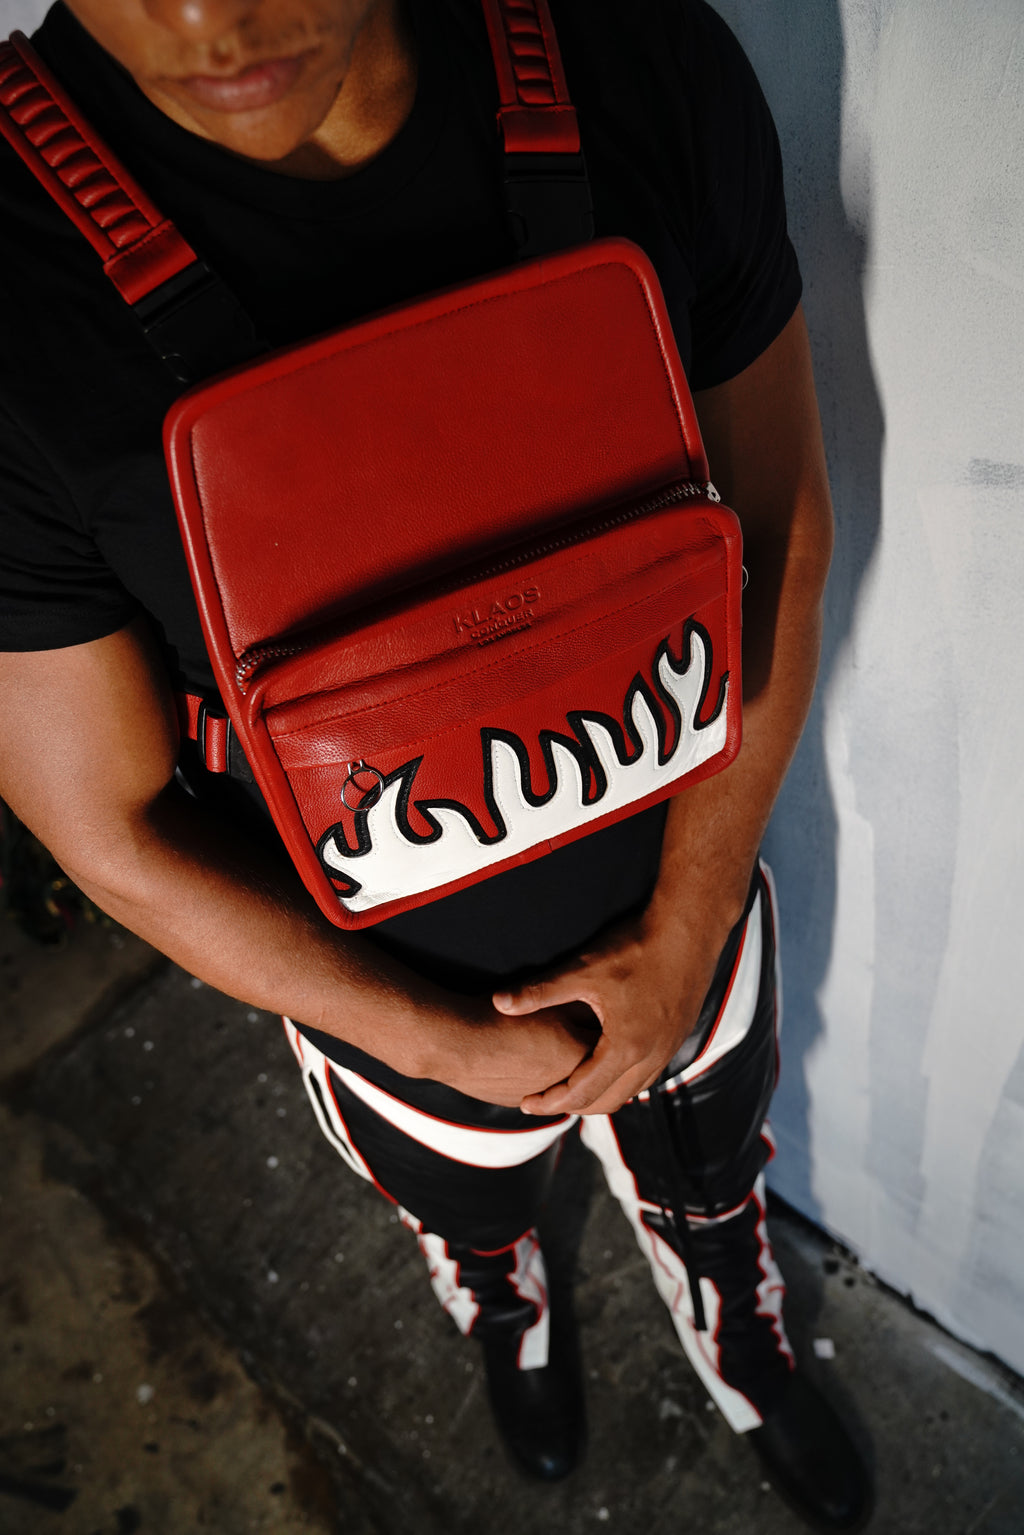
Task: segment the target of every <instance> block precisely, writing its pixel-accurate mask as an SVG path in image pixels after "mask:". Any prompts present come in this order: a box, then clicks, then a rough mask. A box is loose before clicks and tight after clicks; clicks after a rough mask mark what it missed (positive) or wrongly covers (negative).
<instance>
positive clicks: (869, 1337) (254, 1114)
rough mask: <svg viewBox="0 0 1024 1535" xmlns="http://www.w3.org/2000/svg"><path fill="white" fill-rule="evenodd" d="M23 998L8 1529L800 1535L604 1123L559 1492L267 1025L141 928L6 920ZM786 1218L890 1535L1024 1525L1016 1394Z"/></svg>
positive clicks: (570, 1207) (585, 1163) (580, 1223)
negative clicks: (683, 1310) (615, 1166)
mask: <svg viewBox="0 0 1024 1535" xmlns="http://www.w3.org/2000/svg"><path fill="white" fill-rule="evenodd" d="M0 1009H2V1023H0V1087H2V1095H3V1104H2V1107H0V1155H2V1158H3V1162H2V1165H3V1168H4V1175H3V1178H2V1184H0V1196H2V1203H0V1222H2V1225H0V1230H2V1233H3V1236H2V1246H0V1317H2V1319H3V1332H2V1335H0V1359H2V1361H3V1364H2V1374H0V1535H131V1532H134V1531H136V1530H138V1531H142V1532H144V1535H193V1532H195V1531H200V1530H204V1529H211V1530H216V1531H217V1535H243V1532H248V1531H251V1530H265V1531H270V1532H275V1535H277V1532H280V1535H292V1532H293V1531H295V1532H298V1531H323V1532H333V1531H343V1532H344V1535H399V1532H402V1535H406V1532H408V1531H410V1530H413V1531H416V1532H417V1535H420V1532H422V1535H442V1532H443V1535H479V1532H480V1531H487V1532H488V1535H523V1532H526V1531H530V1532H533V1531H541V1532H548V1531H550V1532H552V1535H554V1532H558V1535H562V1532H565V1535H583V1532H589V1531H594V1530H596V1529H598V1528H600V1527H604V1526H607V1527H608V1528H609V1529H611V1530H617V1531H619V1532H621V1535H640V1532H643V1535H675V1532H677V1531H678V1532H679V1535H683V1532H684V1531H685V1532H686V1535H705V1532H706V1535H711V1532H735V1535H799V1532H800V1531H801V1530H803V1528H804V1526H803V1525H802V1524H801V1523H800V1522H799V1521H798V1520H797V1519H796V1518H795V1517H794V1516H793V1515H792V1514H791V1513H790V1512H789V1511H788V1510H787V1509H786V1508H785V1506H784V1505H783V1504H782V1503H781V1502H780V1501H779V1499H778V1498H777V1497H776V1495H775V1494H774V1493H773V1492H771V1491H770V1490H768V1489H767V1487H766V1486H765V1485H764V1484H763V1482H762V1480H761V1477H760V1475H759V1473H758V1468H757V1463H756V1461H755V1459H754V1457H753V1455H752V1453H751V1452H750V1450H749V1448H748V1447H747V1446H746V1445H745V1444H744V1443H743V1442H742V1441H741V1440H739V1439H737V1438H735V1437H734V1436H733V1435H732V1434H731V1433H730V1431H729V1430H728V1428H727V1427H726V1425H725V1423H724V1422H723V1420H722V1419H721V1417H720V1416H719V1415H718V1413H717V1412H715V1411H714V1410H713V1409H710V1408H709V1405H708V1403H707V1402H706V1399H705V1397H704V1393H703V1390H702V1388H701V1387H700V1385H699V1384H698V1383H697V1381H696V1379H695V1378H694V1376H693V1375H692V1373H691V1372H690V1370H689V1367H688V1366H687V1364H686V1362H685V1360H684V1359H683V1357H682V1355H681V1353H680V1351H679V1349H678V1346H677V1345H676V1342H675V1339H674V1335H673V1333H672V1331H671V1328H670V1326H669V1324H668V1321H667V1317H666V1315H665V1313H664V1312H663V1310H662V1308H661V1306H660V1303H659V1302H658V1300H657V1299H656V1297H655V1295H654V1291H653V1286H652V1285H651V1283H650V1279H649V1276H648V1274H647V1270H646V1265H645V1263H644V1261H643V1259H642V1258H641V1257H640V1255H639V1253H638V1252H637V1251H636V1249H635V1247H634V1245H633V1241H632V1237H631V1235H630V1233H629V1231H628V1229H627V1228H626V1225H625V1222H624V1221H623V1220H622V1218H621V1216H620V1215H619V1212H618V1210H617V1208H616V1207H614V1206H613V1204H612V1203H611V1201H610V1200H609V1198H608V1196H607V1194H606V1193H605V1191H604V1189H603V1186H601V1184H600V1179H599V1178H595V1176H594V1173H593V1169H592V1167H591V1165H590V1163H589V1160H588V1159H587V1158H586V1155H585V1153H583V1152H582V1151H581V1150H580V1149H579V1148H578V1146H577V1147H571V1148H570V1149H569V1152H568V1154H567V1155H566V1156H565V1157H564V1158H563V1162H562V1167H561V1171H560V1183H559V1187H558V1189H557V1190H556V1193H555V1195H554V1197H553V1199H552V1202H551V1207H550V1209H549V1212H548V1217H547V1228H548V1229H547V1232H546V1234H545V1243H546V1247H547V1249H548V1252H549V1260H550V1261H551V1262H552V1266H553V1267H554V1269H555V1270H556V1271H557V1272H558V1273H561V1274H567V1273H569V1272H570V1271H571V1270H575V1306H576V1312H577V1316H578V1318H579V1322H580V1328H581V1336H582V1347H583V1354H584V1364H585V1371H586V1375H587V1377H588V1387H589V1395H588V1409H589V1425H590V1429H589V1432H590V1438H589V1451H588V1455H587V1459H586V1463H585V1465H584V1466H583V1467H582V1468H581V1469H580V1470H579V1471H578V1472H576V1473H575V1474H574V1476H573V1477H571V1478H570V1479H569V1480H568V1481H567V1482H565V1483H563V1484H561V1485H559V1486H556V1487H551V1488H548V1487H543V1486H535V1485H533V1484H531V1483H529V1482H528V1481H526V1480H525V1479H523V1478H521V1477H520V1476H519V1475H518V1474H517V1473H516V1472H515V1471H514V1470H513V1469H512V1468H511V1467H510V1466H509V1465H508V1464H507V1462H506V1460H505V1458H504V1455H503V1452H502V1449H501V1446H500V1444H499V1442H498V1441H497V1439H496V1436H495V1433H494V1430H493V1428H492V1426H491V1423H490V1419H489V1416H488V1412H487V1409H486V1403H485V1392H484V1386H483V1379H482V1372H481V1369H480V1366H479V1363H478V1360H477V1357H476V1353H475V1346H474V1345H473V1344H472V1343H468V1342H464V1341H463V1340H461V1339H459V1338H458V1336H457V1335H456V1334H455V1333H454V1329H453V1328H452V1326H451V1324H450V1323H449V1322H448V1321H447V1319H446V1318H445V1317H444V1316H443V1314H442V1313H441V1312H440V1311H439V1310H438V1309H437V1307H436V1305H435V1303H434V1301H433V1299H432V1297H431V1295H430V1293H429V1290H428V1288H427V1286H426V1284H425V1282H424V1275H423V1272H422V1266H421V1260H420V1258H419V1256H418V1254H417V1252H416V1249H415V1245H414V1243H413V1241H412V1239H411V1238H410V1237H409V1235H408V1233H407V1232H405V1231H404V1230H403V1229H402V1228H401V1227H400V1226H399V1225H398V1224H397V1222H396V1220H395V1217H394V1215H393V1214H392V1212H391V1210H390V1208H389V1207H388V1206H387V1205H386V1204H385V1203H384V1202H383V1201H382V1200H380V1199H379V1197H378V1196H376V1195H375V1194H374V1193H373V1192H372V1190H370V1189H368V1188H366V1187H364V1186H363V1185H361V1184H359V1183H358V1182H357V1181H356V1180H355V1179H354V1178H353V1177H352V1176H351V1175H349V1174H348V1173H347V1172H346V1171H345V1170H344V1169H343V1168H342V1167H341V1166H339V1165H338V1161H337V1158H336V1156H335V1154H334V1153H333V1152H332V1151H331V1150H330V1148H329V1147H328V1146H327V1144H326V1142H324V1141H323V1140H322V1138H321V1136H320V1134H319V1131H318V1130H317V1128H316V1126H315V1124H314V1122H313V1120H312V1116H311V1115H310V1113H309V1110H308V1108H307V1105H306V1101H305V1096H304V1094H303V1092H302V1088H301V1085H300V1082H299V1079H298V1075H297V1073H296V1071H295V1068H294V1064H293V1061H292V1057H291V1054H290V1052H289V1050H288V1048H287V1045H286V1042H285V1040H284V1037H283V1034H282V1032H281V1029H280V1026H279V1024H278V1023H277V1022H276V1021H275V1020H274V1019H272V1018H270V1017H268V1016H267V1015H266V1014H261V1013H256V1012H253V1011H252V1010H251V1009H249V1008H246V1007H245V1006H242V1005H240V1004H238V1003H235V1002H232V1001H230V1000H228V999H227V998H225V997H223V996H221V995H219V994H218V993H216V992H213V991H211V990H209V989H208V988H206V987H204V986H200V985H199V984H198V983H197V982H195V981H193V980H190V978H189V977H188V976H186V975H183V974H182V973H181V972H180V971H177V970H175V969H174V968H173V967H170V966H168V965H166V964H165V963H164V962H162V961H159V960H158V959H157V958H156V957H155V956H154V955H153V954H152V953H151V952H150V951H149V950H147V949H146V948H145V946H144V945H142V944H140V943H138V942H137V941H136V940H134V939H131V938H129V937H127V936H126V935H124V934H122V933H120V932H118V931H117V930H111V929H105V928H102V927H97V926H87V925H83V926H81V927H80V928H79V929H78V931H77V932H76V934H75V935H74V937H73V939H72V941H71V943H70V944H69V945H68V947H66V948H65V949H63V950H61V951H59V952H57V953H53V952H50V951H47V950H44V949H41V948H39V947H37V946H35V945H32V944H30V943H29V942H28V940H26V939H24V938H23V937H22V935H21V934H20V932H19V930H18V929H16V928H15V927H14V926H13V924H12V923H11V922H6V923H3V924H0ZM772 1231H773V1238H774V1242H775V1246H776V1252H777V1255H778V1258H779V1262H780V1265H781V1267H782V1268H783V1271H784V1273H785V1274H786V1277H787V1279H788V1281H789V1286H790V1306H789V1319H790V1332H791V1335H792V1337H793V1340H794V1344H795V1346H796V1348H797V1352H798V1355H799V1356H800V1357H801V1358H802V1359H803V1360H805V1361H806V1367H807V1369H808V1372H809V1373H811V1374H812V1375H813V1376H814V1377H815V1378H816V1379H817V1380H818V1381H819V1383H820V1384H821V1385H822V1386H823V1387H824V1388H825V1389H826V1390H827V1391H828V1393H829V1394H830V1396H831V1397H832V1398H833V1400H834V1401H835V1403H836V1405H837V1406H838V1407H839V1408H840V1410H841V1411H842V1412H843V1413H844V1414H845V1416H846V1418H847V1421H848V1422H849V1423H850V1425H851V1427H852V1431H853V1432H854V1434H855V1436H856V1437H857V1438H858V1440H859V1442H860V1443H861V1444H862V1446H863V1447H864V1450H865V1453H866V1454H867V1455H868V1456H869V1457H870V1459H871V1461H872V1463H873V1464H874V1466H875V1470H876V1476H877V1481H878V1489H879V1501H878V1510H877V1513H876V1516H875V1518H874V1520H873V1522H872V1524H871V1531H872V1532H873V1535H918V1532H920V1535H925V1532H928V1535H1021V1531H1024V1389H1022V1386H1021V1383H1020V1382H1019V1381H1017V1380H1016V1379H1015V1378H1014V1377H1012V1376H1011V1375H1010V1374H1009V1373H1008V1372H1006V1371H1004V1370H1002V1369H1001V1368H1000V1367H999V1366H998V1365H995V1364H993V1363H992V1362H991V1361H989V1360H986V1359H984V1358H981V1357H979V1356H978V1355H975V1354H973V1353H971V1351H970V1350H968V1349H966V1348H964V1347H963V1346H962V1345H960V1344H958V1343H956V1342H955V1341H954V1340H952V1339H950V1338H949V1337H947V1336H946V1335H945V1334H943V1333H942V1332H941V1331H940V1330H939V1329H938V1328H936V1327H935V1326H934V1325H933V1324H931V1323H930V1322H928V1321H927V1320H926V1319H925V1318H923V1317H920V1316H918V1315H916V1314H915V1313H914V1312H913V1311H912V1310H910V1308H908V1307H907V1306H906V1305H905V1304H904V1303H902V1302H901V1301H900V1300H899V1299H898V1298H897V1297H895V1296H893V1295H891V1294H890V1293H888V1292H887V1291H885V1290H884V1289H882V1288H881V1287H879V1286H878V1285H876V1284H875V1283H874V1282H873V1281H872V1279H871V1278H870V1276H868V1275H866V1274H865V1273H863V1272H862V1271H861V1270H860V1269H859V1268H858V1267H857V1266H856V1264H854V1263H852V1262H851V1261H850V1260H849V1259H848V1258H847V1257H846V1256H845V1255H844V1254H843V1253H842V1252H840V1251H838V1250H836V1249H834V1248H833V1247H832V1246H831V1244H830V1243H829V1242H828V1241H827V1240H826V1239H825V1238H823V1237H821V1236H820V1235H819V1234H818V1233H816V1232H814V1231H813V1230H811V1229H810V1228H809V1227H807V1226H806V1225H805V1224H804V1223H802V1222H801V1221H799V1220H798V1219H796V1218H795V1217H793V1216H792V1215H791V1214H789V1213H787V1212H786V1211H785V1210H777V1211H776V1212H775V1217H774V1221H773V1225H772ZM830 1353H832V1354H834V1357H827V1356H828V1355H829V1354H830Z"/></svg>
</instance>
